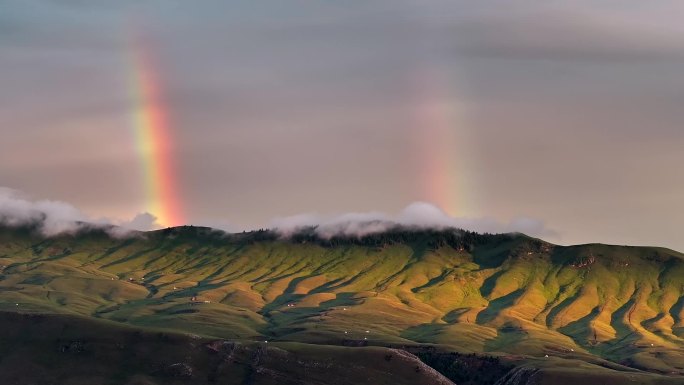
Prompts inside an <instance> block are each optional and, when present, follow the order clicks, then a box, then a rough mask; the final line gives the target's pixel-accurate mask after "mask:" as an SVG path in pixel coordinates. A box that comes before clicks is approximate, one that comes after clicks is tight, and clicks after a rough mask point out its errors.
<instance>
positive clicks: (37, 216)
mask: <svg viewBox="0 0 684 385" xmlns="http://www.w3.org/2000/svg"><path fill="white" fill-rule="evenodd" d="M156 219H157V218H156V217H154V216H153V215H151V214H149V213H142V214H138V215H136V216H135V217H134V218H133V219H131V220H130V221H123V222H122V221H116V220H110V219H107V218H92V217H90V216H88V215H86V214H85V213H83V212H82V211H81V210H79V209H78V208H76V207H74V206H73V205H71V204H69V203H66V202H61V201H55V200H48V199H43V200H32V199H30V198H29V197H27V196H26V195H24V194H23V193H21V192H20V191H17V190H14V189H11V188H7V187H0V224H3V225H8V226H24V225H34V226H36V227H37V228H38V230H39V231H40V232H41V233H42V234H43V235H46V236H54V235H59V234H64V233H67V234H68V233H74V232H77V231H79V230H85V229H88V228H102V229H105V230H107V231H108V232H109V233H110V234H111V235H113V236H124V235H127V234H129V233H130V232H131V231H132V230H152V229H154V228H158V225H157V223H156Z"/></svg>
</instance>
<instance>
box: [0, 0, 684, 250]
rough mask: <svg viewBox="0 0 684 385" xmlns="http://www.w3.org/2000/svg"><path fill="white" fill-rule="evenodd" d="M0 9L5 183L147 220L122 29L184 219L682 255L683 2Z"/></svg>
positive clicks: (26, 2) (87, 208)
mask: <svg viewBox="0 0 684 385" xmlns="http://www.w3.org/2000/svg"><path fill="white" fill-rule="evenodd" d="M94 3H95V2H90V1H77V0H71V1H67V0H64V1H57V0H6V1H3V2H2V3H1V4H0V84H1V85H2V86H1V87H0V134H1V137H0V186H4V187H9V188H13V189H17V190H21V191H23V192H26V193H27V194H30V195H31V196H33V197H35V198H50V199H56V200H61V201H66V202H70V203H72V204H74V205H75V206H77V207H79V208H80V209H81V210H83V211H84V212H86V213H87V214H88V215H91V216H94V217H98V216H109V217H115V218H121V219H123V218H131V217H133V216H134V215H136V214H137V213H140V212H142V211H145V210H146V209H147V207H146V206H147V205H146V202H145V191H144V190H145V188H144V181H143V175H142V171H141V160H140V157H139V155H138V153H137V152H136V148H135V143H134V139H133V137H134V136H133V128H132V125H131V117H130V115H131V111H132V109H133V107H134V106H133V105H132V101H131V98H130V84H129V81H130V78H131V75H132V72H134V70H135V69H134V68H132V66H131V62H130V55H131V50H132V49H133V47H132V46H131V43H130V35H131V33H130V32H131V31H130V29H131V28H132V26H137V27H136V28H138V29H139V31H135V32H136V33H138V34H143V35H144V36H145V39H146V42H147V45H148V48H149V50H150V53H151V54H153V55H154V57H155V61H156V63H157V65H156V72H157V75H158V77H159V78H160V79H161V83H162V85H163V88H164V90H165V91H164V96H165V99H166V102H167V105H168V110H169V114H170V115H169V117H170V120H171V123H172V124H171V127H170V129H171V130H172V133H173V138H174V144H175V147H174V151H173V158H174V160H175V163H176V165H177V169H176V174H177V178H178V182H179V185H178V187H177V188H178V195H179V196H181V197H182V202H183V206H184V212H185V215H186V217H187V218H188V221H189V222H191V223H197V224H230V225H232V226H235V227H236V228H242V227H254V226H260V225H263V224H266V223H269V221H270V220H271V218H273V217H283V216H289V215H294V214H298V213H312V212H313V213H318V214H321V215H333V214H337V213H344V212H350V211H354V212H365V211H382V212H387V213H398V212H400V211H401V210H402V209H403V208H404V207H406V206H407V205H409V204H410V203H411V202H414V201H427V202H432V203H435V204H437V205H439V206H441V207H443V208H444V209H447V210H449V212H450V214H452V215H455V216H459V217H471V218H484V217H486V218H490V219H492V220H495V221H499V222H502V223H508V222H510V221H512V220H515V218H519V217H525V218H532V219H535V220H537V221H539V223H543V225H544V226H545V228H547V229H550V230H553V231H554V232H555V235H548V236H547V238H549V240H551V241H555V242H562V243H578V242H593V241H600V242H606V243H618V244H652V245H663V246H668V247H672V248H676V249H679V250H684V238H682V237H681V235H680V229H681V228H684V201H683V200H682V197H683V196H684V175H683V173H682V171H680V165H681V164H683V163H684V110H683V109H682V106H684V77H683V76H682V75H681V73H682V70H681V69H682V68H684V67H683V66H684V24H682V23H681V15H682V14H684V3H681V2H679V1H676V0H668V1H648V2H643V1H624V0H622V1H572V2H568V1H533V0H521V1H515V2H510V1H503V0H501V1H487V0H484V1H477V2H473V1H458V0H455V1H446V0H426V1H407V0H375V1H363V2H355V1H353V2H348V1H339V2H332V1H325V2H323V1H320V2H319V1H287V2H285V1H275V0H266V1H231V2H224V1H202V0H198V1H192V2H190V1H171V0H167V1H161V0H160V1H146V2H144V5H139V4H138V5H136V4H137V3H140V2H138V1H116V2H108V4H107V5H96V4H94Z"/></svg>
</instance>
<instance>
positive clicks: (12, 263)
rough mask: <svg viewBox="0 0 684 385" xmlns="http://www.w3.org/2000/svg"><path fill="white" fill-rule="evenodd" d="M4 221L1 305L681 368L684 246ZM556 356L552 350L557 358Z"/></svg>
mask: <svg viewBox="0 0 684 385" xmlns="http://www.w3.org/2000/svg"><path fill="white" fill-rule="evenodd" d="M35 230H36V229H35V228H14V229H9V228H5V229H0V266H2V267H0V271H1V273H0V310H2V311H13V312H17V311H19V312H29V313H34V312H35V313H50V314H78V315H80V316H85V317H91V318H93V319H103V320H109V321H114V322H118V323H122V324H127V325H132V326H136V327H148V328H157V329H163V330H169V331H181V332H191V333H196V334H199V335H202V336H206V337H211V338H224V339H232V340H251V341H265V340H268V341H271V342H278V341H279V342H288V341H289V342H301V343H312V344H319V345H336V346H339V345H342V346H366V345H381V346H388V345H405V344H419V345H420V344H428V345H433V346H439V347H442V348H444V349H447V350H449V351H459V352H463V353H478V354H495V355H500V356H504V357H505V356H522V357H527V358H526V359H535V360H539V359H541V360H544V359H545V358H553V359H558V360H571V361H572V360H580V361H584V362H587V363H591V364H592V365H599V366H606V365H608V366H610V365H614V364H618V365H622V366H623V367H624V366H626V367H631V368H634V369H638V370H643V371H649V372H653V373H661V374H672V373H680V374H684V349H683V347H684V297H683V293H684V256H683V255H682V254H680V253H678V252H675V251H673V250H669V249H665V248H657V247H640V246H615V245H603V244H586V245H574V246H559V245H553V244H551V243H548V242H545V241H542V240H540V239H537V238H532V237H528V236H525V235H523V234H476V233H471V232H466V231H463V230H453V229H449V230H440V231H437V230H424V229H423V230H419V231H414V230H412V231H407V230H404V229H402V230H398V231H396V232H389V233H379V234H372V235H367V236H362V237H354V238H349V237H347V238H337V239H336V238H330V239H321V238H317V237H315V233H312V232H311V231H308V232H306V231H305V232H302V233H301V234H299V235H297V234H295V235H294V236H290V237H288V238H283V237H280V236H278V234H277V233H275V232H273V231H268V230H257V231H254V232H245V233H237V234H227V233H221V232H217V231H215V230H213V229H210V228H203V227H190V226H187V227H176V228H168V229H161V230H157V231H153V232H148V233H142V234H141V233H135V235H136V236H133V237H123V238H115V237H111V236H110V235H109V234H107V232H106V231H104V230H96V231H91V232H88V233H76V234H71V235H66V234H65V235H60V236H56V237H50V238H47V237H42V236H40V234H39V233H36V231H35ZM547 356H548V357H547Z"/></svg>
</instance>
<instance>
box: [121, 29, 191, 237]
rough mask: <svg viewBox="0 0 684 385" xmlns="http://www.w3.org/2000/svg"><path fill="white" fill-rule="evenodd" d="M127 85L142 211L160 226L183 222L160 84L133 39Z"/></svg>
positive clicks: (144, 49) (146, 53)
mask: <svg viewBox="0 0 684 385" xmlns="http://www.w3.org/2000/svg"><path fill="white" fill-rule="evenodd" d="M130 46H131V47H132V49H131V50H130V56H131V60H130V61H131V65H130V68H131V70H130V77H129V79H130V81H129V87H130V90H131V98H132V100H133V106H134V107H133V125H132V126H133V131H134V136H135V146H136V151H137V153H138V154H139V157H140V161H141V165H142V170H143V179H144V184H145V196H146V198H145V199H146V205H145V206H146V207H145V210H146V211H147V212H149V213H150V214H152V215H154V216H156V217H157V222H158V223H159V224H160V225H162V226H178V225H181V224H183V223H184V222H185V218H184V217H183V210H182V205H181V200H180V198H179V193H178V185H177V183H176V170H175V168H174V163H173V157H172V155H173V141H172V136H171V129H170V125H169V114H168V112H167V108H166V105H165V104H164V100H163V98H162V88H161V83H160V81H159V79H158V77H157V71H156V70H155V66H154V65H153V61H152V58H151V55H150V54H149V50H148V49H147V47H145V46H144V45H143V44H141V42H140V38H139V37H138V38H136V39H133V43H132V44H131V45H130Z"/></svg>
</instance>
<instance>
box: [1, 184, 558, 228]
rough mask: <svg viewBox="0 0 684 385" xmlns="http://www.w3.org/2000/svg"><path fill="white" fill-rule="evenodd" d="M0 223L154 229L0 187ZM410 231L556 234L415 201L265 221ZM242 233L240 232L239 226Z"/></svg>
mask: <svg viewBox="0 0 684 385" xmlns="http://www.w3.org/2000/svg"><path fill="white" fill-rule="evenodd" d="M228 223H229V222H227V221H220V222H217V221H214V222H212V223H211V224H209V223H204V225H210V226H211V227H215V228H219V229H222V230H225V231H229V232H234V231H239V230H241V228H240V227H239V226H235V225H234V224H231V225H229V226H227V225H226V224H228ZM0 224H2V225H8V226H22V225H32V226H36V227H37V228H38V230H39V231H40V232H41V234H43V235H45V236H55V235H59V234H64V233H75V232H78V231H81V230H87V229H93V228H99V229H103V230H105V231H107V232H108V233H109V234H110V235H112V236H116V237H121V236H125V235H128V234H130V233H131V232H132V231H135V230H139V231H147V230H154V229H158V228H159V227H160V226H159V224H158V223H157V218H156V217H155V216H154V215H152V214H150V213H141V214H138V215H136V216H135V217H134V218H133V219H131V220H128V221H116V220H111V219H107V218H93V217H90V216H88V215H86V214H85V213H83V212H82V211H81V210H79V209H78V208H76V207H75V206H73V205H71V204H69V203H66V202H61V201H55V200H32V199H30V198H29V197H27V196H26V195H24V194H22V193H21V192H19V191H16V190H13V189H9V188H5V187H0ZM398 226H400V227H405V228H414V229H446V228H459V229H464V230H471V231H476V232H480V233H484V232H487V233H510V232H520V233H525V234H528V235H531V236H539V237H542V236H555V235H557V234H556V233H555V232H554V231H553V230H550V229H549V228H547V227H546V225H545V224H544V223H543V222H542V221H539V220H537V219H532V218H524V217H520V218H516V219H514V220H512V221H510V222H501V221H497V220H495V219H492V218H457V217H452V216H449V215H448V214H447V213H445V212H444V211H443V210H441V209H440V208H438V207H437V206H435V205H433V204H430V203H425V202H415V203H412V204H410V205H408V206H407V207H406V208H404V209H403V210H401V211H400V212H399V213H398V214H396V215H391V214H387V213H383V212H378V211H371V212H356V213H345V214H339V215H329V216H325V215H318V214H299V215H293V216H288V217H279V218H274V219H272V220H270V221H269V222H268V223H267V225H266V228H269V229H273V230H275V231H277V232H278V233H279V234H281V235H282V236H289V235H292V234H294V233H296V232H298V231H301V230H304V229H310V228H315V232H316V233H317V234H318V235H319V236H320V237H323V238H331V237H333V236H357V237H361V236H364V235H369V234H375V233H381V232H383V231H387V230H390V229H392V228H396V227H398ZM242 229H244V228H242Z"/></svg>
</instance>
